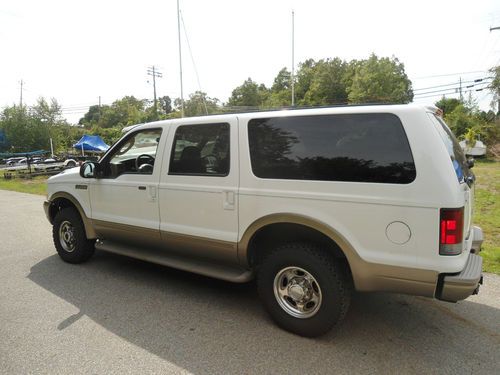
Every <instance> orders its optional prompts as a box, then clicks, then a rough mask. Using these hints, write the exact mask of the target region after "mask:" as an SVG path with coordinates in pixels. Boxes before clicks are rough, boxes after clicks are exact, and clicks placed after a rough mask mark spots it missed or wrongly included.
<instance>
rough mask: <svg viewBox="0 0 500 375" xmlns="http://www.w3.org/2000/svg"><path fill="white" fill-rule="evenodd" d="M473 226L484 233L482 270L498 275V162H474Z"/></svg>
mask: <svg viewBox="0 0 500 375" xmlns="http://www.w3.org/2000/svg"><path fill="white" fill-rule="evenodd" d="M473 171H474V173H475V175H476V199H475V207H474V220H473V223H474V224H475V225H478V226H480V227H481V228H482V229H483V232H484V242H483V250H482V251H481V253H480V254H481V256H482V257H483V270H484V271H486V272H493V273H496V274H500V200H499V197H498V193H499V191H500V162H493V161H491V160H484V161H483V160H476V165H475V166H474V169H473Z"/></svg>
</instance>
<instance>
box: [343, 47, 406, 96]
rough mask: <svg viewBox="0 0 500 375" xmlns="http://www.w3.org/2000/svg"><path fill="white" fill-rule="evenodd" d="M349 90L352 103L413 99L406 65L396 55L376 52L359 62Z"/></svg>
mask: <svg viewBox="0 0 500 375" xmlns="http://www.w3.org/2000/svg"><path fill="white" fill-rule="evenodd" d="M347 91H348V93H349V95H348V98H349V102H351V103H409V102H410V101H411V100H412V99H413V91H412V86H411V81H410V80H409V79H408V76H407V75H406V73H405V70H404V65H403V64H402V63H400V62H399V60H398V59H397V58H395V57H392V58H388V57H382V58H378V57H377V56H376V55H375V54H372V55H371V56H370V57H369V58H368V59H367V60H365V61H362V62H361V63H360V64H359V66H358V67H357V68H356V71H355V74H354V77H353V80H352V85H351V86H350V87H349V88H348V89H347Z"/></svg>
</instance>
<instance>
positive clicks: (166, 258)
mask: <svg viewBox="0 0 500 375" xmlns="http://www.w3.org/2000/svg"><path fill="white" fill-rule="evenodd" d="M95 248H96V249H97V250H103V251H108V252H110V253H114V254H119V255H125V256H128V257H131V258H136V259H140V260H145V261H146V262H151V263H156V264H161V265H163V266H168V267H172V268H177V269H180V270H183V271H188V272H193V273H197V274H200V275H204V276H208V277H213V278H215V279H220V280H225V281H229V282H233V283H245V282H248V281H250V280H252V278H253V273H252V271H249V270H246V269H243V268H239V267H230V266H224V265H220V264H215V263H210V262H208V261H204V260H200V259H192V258H187V259H186V258H183V257H180V256H176V255H172V254H170V253H166V252H165V251H162V250H159V249H145V248H137V247H133V246H128V245H125V244H121V243H116V242H110V241H99V240H98V241H97V242H96V244H95Z"/></svg>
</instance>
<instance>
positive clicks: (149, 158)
mask: <svg viewBox="0 0 500 375" xmlns="http://www.w3.org/2000/svg"><path fill="white" fill-rule="evenodd" d="M146 159H147V160H146ZM141 160H144V162H143V163H141ZM154 163H155V158H154V157H152V156H151V155H148V154H140V155H139V156H138V157H136V158H135V169H136V170H137V171H139V172H140V171H142V168H141V167H142V166H143V165H144V166H146V165H148V166H150V167H151V171H152V170H153V165H154Z"/></svg>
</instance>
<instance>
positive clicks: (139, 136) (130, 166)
mask: <svg viewBox="0 0 500 375" xmlns="http://www.w3.org/2000/svg"><path fill="white" fill-rule="evenodd" d="M160 136H161V129H152V130H143V131H139V132H137V133H134V134H132V135H131V136H130V137H128V138H126V139H124V140H123V141H122V142H121V143H120V144H119V145H118V147H117V148H116V149H115V150H113V152H112V153H111V154H110V155H109V156H108V157H107V158H106V159H107V160H108V162H107V163H106V162H105V163H104V164H105V171H104V174H105V177H111V178H115V177H118V176H120V175H122V174H124V173H135V174H153V170H154V165H155V160H156V151H157V149H158V142H159V141H160Z"/></svg>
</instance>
